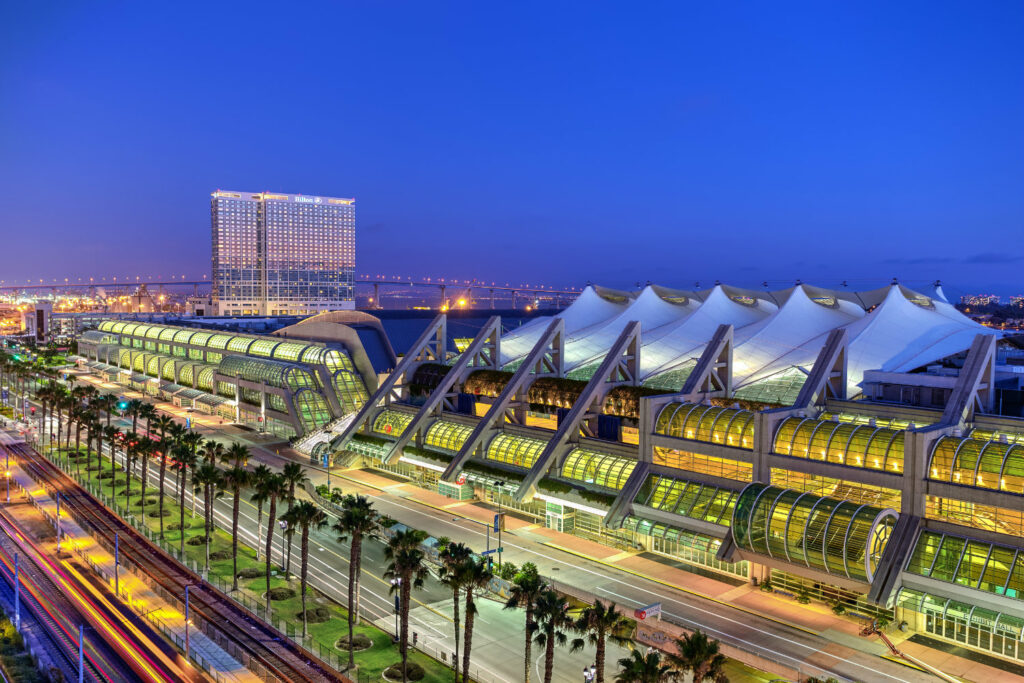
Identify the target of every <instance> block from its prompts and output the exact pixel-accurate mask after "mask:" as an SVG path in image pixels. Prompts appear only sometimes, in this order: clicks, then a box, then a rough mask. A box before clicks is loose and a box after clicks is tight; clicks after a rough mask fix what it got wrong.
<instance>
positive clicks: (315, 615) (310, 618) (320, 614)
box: [295, 607, 331, 624]
mask: <svg viewBox="0 0 1024 683" xmlns="http://www.w3.org/2000/svg"><path fill="white" fill-rule="evenodd" d="M295 617H296V618H297V619H301V618H302V612H299V613H298V614H296V615H295ZM330 618H331V611H330V610H329V609H327V608H326V607H314V608H313V609H307V610H306V621H307V622H309V623H310V624H322V623H324V622H325V621H327V620H328V619H330Z"/></svg>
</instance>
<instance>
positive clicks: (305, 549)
mask: <svg viewBox="0 0 1024 683" xmlns="http://www.w3.org/2000/svg"><path fill="white" fill-rule="evenodd" d="M300 552H301V553H302V557H301V558H300V559H299V561H300V562H301V563H302V566H301V567H300V568H299V592H300V593H301V594H302V638H303V640H305V638H306V635H307V633H308V629H307V626H306V623H307V620H306V560H308V559H309V525H308V524H303V525H302V544H301V550H300Z"/></svg>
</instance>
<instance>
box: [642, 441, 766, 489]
mask: <svg viewBox="0 0 1024 683" xmlns="http://www.w3.org/2000/svg"><path fill="white" fill-rule="evenodd" d="M652 461H653V462H654V464H655V465H664V466H665V467H673V468H675V469H677V470H686V471H687V472H698V473H700V474H710V475H712V476H715V477H722V478H724V479H735V480H736V481H743V482H751V481H753V477H754V466H753V465H752V464H750V463H749V462H742V461H740V460H730V459H728V458H716V457H714V456H711V455H703V454H702V453H690V452H689V451H679V450H676V449H674V448H661V447H655V448H654V454H653V457H652Z"/></svg>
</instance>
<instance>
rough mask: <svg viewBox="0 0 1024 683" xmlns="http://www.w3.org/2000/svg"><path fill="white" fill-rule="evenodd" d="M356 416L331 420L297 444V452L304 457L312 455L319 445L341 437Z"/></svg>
mask: <svg viewBox="0 0 1024 683" xmlns="http://www.w3.org/2000/svg"><path fill="white" fill-rule="evenodd" d="M355 416H356V414H355V413H349V414H348V415H342V416H341V417H338V418H335V419H333V420H331V421H330V422H328V423H327V424H325V425H324V426H323V427H321V428H320V429H317V430H316V431H313V432H310V433H309V434H306V435H305V436H304V437H302V439H301V440H299V441H296V442H295V446H294V448H295V450H297V451H298V452H299V453H302V454H303V455H312V453H313V449H314V448H316V446H317V445H319V444H322V443H326V442H328V441H331V440H332V439H334V438H335V437H338V436H341V434H342V432H344V431H345V429H346V428H347V427H348V426H349V424H350V423H351V422H352V420H353V419H355Z"/></svg>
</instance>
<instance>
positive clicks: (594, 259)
mask: <svg viewBox="0 0 1024 683" xmlns="http://www.w3.org/2000/svg"><path fill="white" fill-rule="evenodd" d="M1022 34H1024V3H1021V2H1018V1H1017V0H1007V1H1005V2H956V3H954V2H941V1H939V2H935V1H934V0H931V1H928V2H911V1H905V2H891V1H884V2H852V1H851V2H820V1H815V2H807V3H789V2H782V3H779V2H767V1H765V2H742V3H709V2H699V3H698V2H678V1H677V2H665V3H657V2H619V3H602V2H585V3H584V2H579V3H573V2H550V1H548V2H536V3H533V2H515V3H507V2H506V3H497V2H463V3H450V2H401V1H393V2H362V3H349V2H329V3H322V4H317V3H312V2H309V3H284V2H281V3H266V4H261V3H257V2H244V3H238V4H236V5H231V4H228V3H219V2H218V3H209V2H204V3H188V2H173V3H168V2H163V3H157V2H84V1H83V2H77V3H74V2H59V3H47V2H5V3H2V7H0V187H2V188H3V190H2V192H3V198H2V200H0V234H2V237H3V241H2V245H3V247H2V249H0V253H2V254H3V259H2V261H0V279H3V280H7V281H10V280H24V279H26V278H30V277H31V278H40V277H42V278H46V279H51V278H63V277H71V278H77V277H89V276H99V275H104V274H116V275H122V276H135V275H139V274H142V275H154V276H156V275H159V276H166V275H170V274H172V273H174V274H178V275H181V274H186V275H189V276H201V275H202V274H203V273H208V271H209V249H210V245H209V204H208V201H209V197H208V194H209V192H210V191H212V190H215V189H217V188H224V189H238V190H254V191H255V190H274V191H281V192H301V193H307V194H324V195H337V196H354V197H356V198H357V207H358V208H357V232H358V238H357V239H358V241H357V244H358V271H359V273H361V274H376V273H388V274H399V275H415V276H435V277H459V278H472V277H476V278H481V279H486V280H496V281H503V282H504V281H510V282H513V283H523V282H532V283H536V282H539V281H542V282H545V283H549V284H556V285H567V286H568V285H579V284H582V283H584V282H586V281H587V280H593V281H596V282H602V283H607V284H610V285H613V286H626V285H632V284H633V283H635V282H636V281H638V280H648V279H650V280H654V281H657V282H661V283H663V284H666V285H675V286H681V287H691V286H692V285H693V283H694V282H696V281H701V282H702V285H706V284H708V283H710V282H711V281H713V280H715V279H721V280H723V281H729V282H734V283H737V284H749V285H757V284H759V283H760V282H761V281H763V280H768V281H770V283H771V284H773V285H775V284H777V285H778V286H782V285H783V284H788V283H791V282H792V281H793V280H794V279H796V278H802V279H803V280H805V281H815V282H819V283H822V284H833V283H836V282H838V281H840V280H847V281H848V282H849V283H850V284H851V285H852V286H861V285H862V284H863V285H864V286H867V285H875V284H878V283H879V282H884V281H887V280H888V279H889V278H891V277H893V276H899V277H900V278H901V279H903V280H904V281H908V282H915V281H924V280H930V279H934V278H941V279H943V280H944V281H945V282H947V283H948V284H949V285H950V286H951V288H953V289H954V290H955V289H996V290H998V291H1002V292H1005V293H1010V292H1011V291H1013V292H1015V291H1016V290H1017V289H1018V285H1019V289H1020V290H1022V291H1024V282H1022V281H1021V278H1020V277H1019V274H1020V272H1021V269H1022V265H1024V245H1022V243H1021V236H1022V234H1024V40H1021V35H1022Z"/></svg>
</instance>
